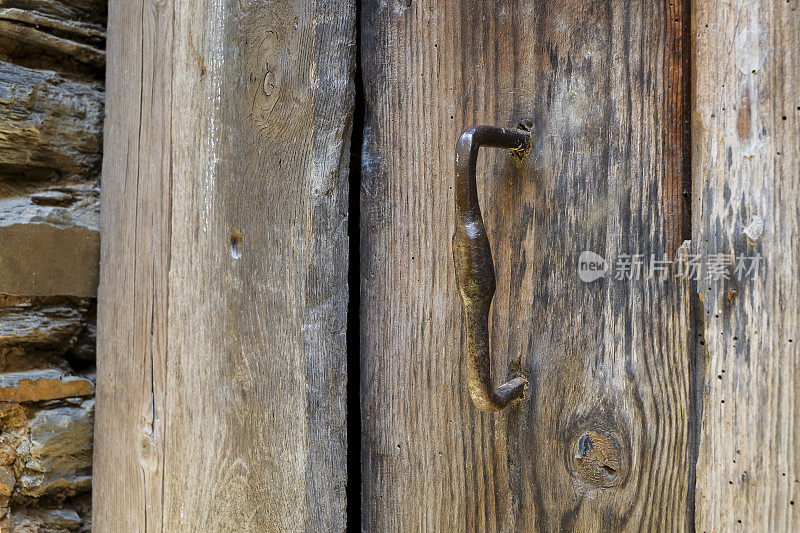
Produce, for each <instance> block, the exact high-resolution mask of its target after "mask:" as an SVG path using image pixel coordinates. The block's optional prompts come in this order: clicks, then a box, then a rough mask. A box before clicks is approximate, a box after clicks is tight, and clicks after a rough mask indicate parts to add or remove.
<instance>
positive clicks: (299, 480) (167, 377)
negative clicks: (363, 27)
mask: <svg viewBox="0 0 800 533" xmlns="http://www.w3.org/2000/svg"><path fill="white" fill-rule="evenodd" d="M354 19H355V9H354V5H353V4H352V3H351V2H332V1H324V0H322V1H318V2H285V1H257V0H245V1H233V0H208V1H200V2H197V1H188V0H174V1H172V0H160V1H156V2H151V1H146V2H142V1H131V2H122V1H115V2H112V3H111V6H110V13H109V29H108V39H109V40H108V81H109V83H108V93H107V94H108V96H107V104H108V115H107V121H106V128H105V146H106V149H105V155H104V168H103V188H102V191H103V192H102V194H103V197H102V228H103V239H102V271H101V282H100V289H99V317H98V320H99V324H98V331H99V336H98V386H97V431H96V432H95V435H96V448H95V458H94V475H95V480H94V493H93V494H94V513H95V518H94V528H95V530H97V531H141V530H145V531H147V530H164V531H188V530H192V531H196V530H201V531H255V530H258V531H337V530H338V531H341V530H343V529H344V524H345V516H344V509H345V486H344V485H345V479H346V472H345V464H346V457H345V455H346V428H345V386H346V376H345V363H346V356H345V320H346V307H347V282H346V276H347V242H348V240H347V231H346V228H347V191H348V185H347V174H348V168H347V167H348V160H349V156H348V150H349V141H348V139H349V136H350V128H351V121H352V120H351V117H352V108H353V83H352V70H353V66H354V65H353V60H354V49H353V37H354Z"/></svg>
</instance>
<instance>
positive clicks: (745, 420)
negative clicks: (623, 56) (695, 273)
mask: <svg viewBox="0 0 800 533" xmlns="http://www.w3.org/2000/svg"><path fill="white" fill-rule="evenodd" d="M692 8H693V22H692V24H693V28H694V39H695V41H694V52H693V60H692V62H693V65H694V85H693V89H694V104H693V113H692V124H693V133H692V136H693V150H694V151H693V157H692V162H693V179H694V195H693V196H694V205H693V208H692V212H693V217H694V222H693V227H694V230H693V231H694V241H695V242H696V244H697V252H698V253H702V254H703V255H704V256H705V257H707V258H708V257H710V256H711V255H712V254H725V256H726V257H727V258H728V261H735V263H734V264H728V267H727V272H728V275H729V279H714V277H713V276H712V278H711V279H703V280H701V281H702V283H700V284H698V292H699V293H700V296H701V298H702V299H703V317H704V328H703V331H702V333H703V338H702V341H703V344H704V346H705V353H703V354H702V364H703V365H704V373H703V383H702V385H703V389H704V393H705V394H704V401H703V411H702V425H701V432H700V439H701V440H700V448H699V457H698V461H697V520H696V526H697V531H699V532H700V531H708V532H711V531H732V530H739V529H741V530H743V531H797V530H798V529H800V481H798V480H800V447H798V439H800V434H798V431H800V394H798V392H797V390H798V386H800V364H799V363H798V343H800V338H799V337H800V311H798V306H797V301H798V298H800V261H798V259H799V258H800V222H799V221H800V207H798V205H800V202H799V200H800V177H798V167H800V145H799V144H798V135H800V84H798V78H797V73H798V71H800V49H798V42H800V13H798V5H797V2H785V1H781V2H770V1H743V0H737V1H733V2H701V1H695V2H693V4H692ZM742 256H744V257H756V256H760V257H761V260H760V265H759V266H758V267H757V268H756V269H755V271H754V272H753V273H752V274H748V275H744V276H742V279H739V275H738V273H737V272H736V267H737V264H736V263H738V258H739V257H742ZM750 265H751V263H750V262H749V261H748V262H747V263H746V266H747V267H748V268H749V266H750Z"/></svg>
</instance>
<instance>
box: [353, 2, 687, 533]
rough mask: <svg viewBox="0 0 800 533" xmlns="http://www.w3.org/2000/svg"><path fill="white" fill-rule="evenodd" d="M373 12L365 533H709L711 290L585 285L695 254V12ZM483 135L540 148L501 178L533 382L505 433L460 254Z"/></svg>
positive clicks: (387, 5)
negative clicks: (516, 131)
mask: <svg viewBox="0 0 800 533" xmlns="http://www.w3.org/2000/svg"><path fill="white" fill-rule="evenodd" d="M363 11H364V17H363V24H362V29H363V43H364V63H363V68H364V75H365V93H366V105H367V108H366V125H365V132H364V147H363V148H364V152H363V167H362V191H361V209H362V221H361V230H362V240H361V251H362V257H361V268H362V283H361V323H362V326H361V334H362V339H361V350H362V359H361V364H362V368H361V371H362V376H361V391H362V398H361V401H362V424H363V431H364V434H363V437H362V446H363V448H362V454H363V457H362V464H363V469H362V472H363V484H364V488H363V500H362V501H363V520H364V525H365V528H366V529H368V530H370V531H422V530H424V531H512V530H513V531H531V530H534V529H541V530H545V531H551V530H562V529H567V530H596V529H598V530H624V529H638V528H640V527H641V525H642V524H648V526H649V527H651V528H654V529H664V530H682V529H688V528H689V527H690V525H691V505H690V499H691V493H690V489H689V487H690V479H691V478H692V465H691V454H692V450H691V430H692V428H691V426H690V418H691V415H692V409H691V398H690V375H689V367H690V335H691V332H690V325H691V320H690V305H689V286H688V283H686V282H682V281H676V280H673V279H670V280H665V281H660V280H644V279H642V280H639V281H635V280H612V279H608V278H605V279H601V280H597V281H594V282H592V283H590V284H586V283H584V282H582V281H580V279H579V278H578V276H577V260H578V256H579V254H580V252H581V251H583V250H591V251H594V252H596V253H599V254H601V255H603V256H605V257H606V258H607V259H609V260H614V259H615V258H617V257H618V256H620V255H621V254H644V256H645V257H647V258H649V256H650V254H656V256H657V257H658V258H661V257H662V256H663V254H668V255H669V256H670V258H672V259H675V257H676V254H677V252H678V248H679V247H680V246H681V243H682V241H683V239H684V238H685V237H686V236H687V235H686V234H685V232H686V228H687V227H688V226H687V222H686V220H687V216H688V210H687V207H686V204H685V199H684V194H683V185H684V183H683V181H684V173H685V170H684V166H685V162H684V152H683V146H684V144H685V142H686V136H685V128H684V125H683V122H684V116H683V113H684V110H685V109H686V107H685V106H686V98H687V95H686V93H685V87H686V77H685V60H686V54H687V53H688V50H686V47H685V43H684V41H683V35H684V30H685V28H686V26H685V25H686V23H687V20H686V9H685V4H684V3H681V2H674V3H670V2H663V3H661V2H599V1H597V2H578V1H544V0H539V1H534V2H523V1H514V0H505V1H500V2H484V1H474V0H451V1H443V2H442V1H440V2H433V1H426V0H419V1H413V2H412V1H402V2H383V3H373V2H365V3H364V4H363ZM476 123H483V124H493V125H499V126H513V125H516V124H517V123H527V124H528V125H529V126H530V127H531V128H532V131H533V135H534V141H533V143H534V145H533V150H532V152H531V154H530V155H529V156H528V157H527V158H526V160H525V161H524V162H523V164H521V165H519V166H517V165H515V164H514V163H513V161H512V160H511V159H509V158H508V157H507V154H504V153H502V152H498V151H491V150H487V151H486V152H485V153H484V154H483V155H481V159H480V161H481V162H480V163H479V168H478V175H479V181H481V182H483V185H482V187H481V191H480V194H481V202H482V204H481V205H482V207H483V209H484V216H485V219H486V224H487V230H488V233H489V236H490V241H491V243H492V249H493V252H494V262H495V269H496V273H497V280H498V282H497V293H496V295H495V300H494V304H493V310H492V325H491V328H492V354H493V355H492V357H493V364H494V372H495V376H497V378H496V379H497V380H498V382H499V381H500V380H501V379H503V378H506V377H511V376H513V375H515V374H517V373H523V374H524V375H526V376H527V377H528V379H529V381H530V390H529V391H528V395H527V397H526V398H525V399H524V400H523V401H522V402H521V403H519V404H517V405H513V406H511V407H509V408H507V409H506V410H504V411H502V412H500V413H498V414H495V415H488V414H483V413H480V412H478V411H477V410H476V409H475V408H474V407H473V406H472V404H471V402H470V400H469V397H468V394H467V391H466V385H465V369H464V361H463V357H462V342H463V332H462V329H461V328H462V325H461V320H462V318H461V309H460V303H459V300H458V294H457V290H456V284H455V278H454V273H453V267H452V254H451V249H450V238H451V235H452V232H453V222H452V220H453V219H452V212H453V198H452V197H453V193H452V188H451V187H452V185H453V149H454V145H455V141H456V138H457V135H458V134H459V133H460V132H461V131H462V130H463V129H464V128H466V127H468V126H470V125H472V124H476ZM684 252H685V249H684Z"/></svg>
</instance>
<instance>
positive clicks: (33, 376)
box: [0, 369, 94, 403]
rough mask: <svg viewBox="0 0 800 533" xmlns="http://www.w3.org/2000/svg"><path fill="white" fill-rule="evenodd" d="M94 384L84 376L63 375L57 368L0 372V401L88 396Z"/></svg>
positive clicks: (28, 400)
mask: <svg viewBox="0 0 800 533" xmlns="http://www.w3.org/2000/svg"><path fill="white" fill-rule="evenodd" d="M93 392H94V385H93V384H92V382H91V381H90V380H88V379H86V378H82V377H78V376H64V375H63V373H62V372H61V371H59V370H52V369H48V370H30V371H27V372H14V373H11V374H0V402H17V403H22V402H40V401H43V400H57V399H60V398H71V397H76V396H89V395H91V394H92V393H93Z"/></svg>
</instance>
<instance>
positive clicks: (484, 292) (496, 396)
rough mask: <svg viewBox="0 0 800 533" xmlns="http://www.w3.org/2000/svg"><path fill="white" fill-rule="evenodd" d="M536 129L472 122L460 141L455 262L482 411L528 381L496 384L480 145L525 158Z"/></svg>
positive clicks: (470, 371) (470, 374)
mask: <svg viewBox="0 0 800 533" xmlns="http://www.w3.org/2000/svg"><path fill="white" fill-rule="evenodd" d="M530 139H531V136H530V133H528V132H527V131H523V130H517V129H512V128H497V127H494V126H472V127H471V128H468V129H467V130H465V131H464V133H462V134H461V137H459V139H458V143H456V186H455V194H456V231H455V233H454V234H453V261H454V262H455V266H456V281H457V282H458V290H459V292H460V293H461V298H462V299H463V300H464V322H465V325H466V330H467V383H468V385H469V394H470V396H471V397H472V402H473V403H474V404H475V406H476V407H477V408H478V409H480V410H481V411H486V412H495V411H499V410H500V409H502V408H503V407H505V406H506V405H508V403H509V402H510V401H511V400H514V399H516V398H519V397H520V396H522V393H523V392H524V390H525V384H526V383H527V381H526V380H525V378H523V377H516V378H514V379H512V380H511V381H509V382H508V383H505V384H503V385H500V386H499V387H498V388H497V389H496V390H495V389H494V386H493V385H492V365H491V360H490V358H489V308H490V307H491V304H492V298H493V297H494V291H495V275H494V261H493V260H492V249H491V248H490V247H489V238H488V237H487V235H486V229H485V228H484V226H483V217H481V208H480V205H478V187H477V185H476V183H475V173H476V164H477V161H478V149H479V148H480V147H481V146H494V147H498V148H511V149H512V150H514V151H515V152H514V153H516V154H517V155H519V156H520V157H524V155H525V153H526V152H527V150H528V149H529V148H530Z"/></svg>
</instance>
